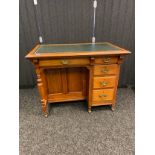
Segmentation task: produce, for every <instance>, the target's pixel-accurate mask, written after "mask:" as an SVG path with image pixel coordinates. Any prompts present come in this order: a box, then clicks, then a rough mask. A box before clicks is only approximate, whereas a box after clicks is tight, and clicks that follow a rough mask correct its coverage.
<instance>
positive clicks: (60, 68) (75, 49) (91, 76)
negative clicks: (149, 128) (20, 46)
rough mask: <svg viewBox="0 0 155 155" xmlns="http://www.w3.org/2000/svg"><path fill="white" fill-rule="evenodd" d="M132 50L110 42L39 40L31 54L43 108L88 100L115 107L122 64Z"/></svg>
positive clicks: (93, 104)
mask: <svg viewBox="0 0 155 155" xmlns="http://www.w3.org/2000/svg"><path fill="white" fill-rule="evenodd" d="M130 53H131V52H129V51H128V50H125V49H123V48H120V47H118V46H116V45H113V44H111V43H108V42H100V43H77V44H38V45H36V46H35V47H34V48H33V49H32V50H31V51H30V52H29V53H28V54H27V55H26V58H28V59H29V60H30V61H31V62H32V63H33V64H34V66H35V71H36V75H37V85H38V90H39V93H40V99H41V104H42V112H43V114H44V116H45V117H47V116H48V114H49V112H48V111H49V110H48V104H49V103H51V104H52V103H56V102H68V101H78V100H85V101H86V102H87V105H88V112H89V113H90V112H91V109H92V107H94V106H102V105H110V106H111V109H112V110H113V111H114V109H115V105H116V93H117V86H118V80H119V73H120V64H121V63H122V61H123V59H124V57H125V56H126V55H128V54H130Z"/></svg>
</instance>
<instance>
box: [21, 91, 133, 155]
mask: <svg viewBox="0 0 155 155" xmlns="http://www.w3.org/2000/svg"><path fill="white" fill-rule="evenodd" d="M134 101H135V95H134V91H133V90H132V89H130V88H120V89H118V93H117V106H116V110H115V111H114V112H112V111H111V109H110V107H109V106H101V107H94V108H93V109H92V113H91V114H89V113H88V112H87V105H86V103H85V102H71V103H66V104H64V103H61V104H50V106H49V109H50V114H49V117H48V118H44V117H43V116H42V112H41V104H40V101H39V95H38V91H37V89H36V88H34V89H20V107H19V108H20V135H19V136H20V147H19V151H20V155H134V154H135V151H134V149H135V146H134V140H135V139H134V134H135V130H134V125H135V123H134V115H135V105H134Z"/></svg>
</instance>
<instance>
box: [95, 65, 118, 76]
mask: <svg viewBox="0 0 155 155" xmlns="http://www.w3.org/2000/svg"><path fill="white" fill-rule="evenodd" d="M117 72H118V65H116V64H114V65H97V66H94V75H109V74H117Z"/></svg>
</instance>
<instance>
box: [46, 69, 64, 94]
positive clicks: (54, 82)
mask: <svg viewBox="0 0 155 155" xmlns="http://www.w3.org/2000/svg"><path fill="white" fill-rule="evenodd" d="M45 74H46V81H47V87H48V94H55V93H62V90H63V83H62V71H61V69H52V70H51V69H47V70H46V71H45Z"/></svg>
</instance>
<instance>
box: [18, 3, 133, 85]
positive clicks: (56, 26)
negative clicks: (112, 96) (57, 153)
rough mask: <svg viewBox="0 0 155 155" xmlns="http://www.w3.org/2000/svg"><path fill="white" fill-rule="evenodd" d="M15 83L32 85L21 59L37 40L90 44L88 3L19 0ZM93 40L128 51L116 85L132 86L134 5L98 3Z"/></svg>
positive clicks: (90, 10) (32, 76) (29, 68)
mask: <svg viewBox="0 0 155 155" xmlns="http://www.w3.org/2000/svg"><path fill="white" fill-rule="evenodd" d="M19 11H20V15H19V17H20V22H19V27H20V30H19V31H20V33H19V34H20V41H19V55H20V58H19V61H20V66H19V71H20V73H19V79H20V81H19V83H20V86H21V87H24V86H34V85H35V83H36V82H35V73H34V68H33V66H32V64H31V63H30V62H29V61H28V60H26V59H25V58H24V56H25V55H26V54H27V53H28V51H29V50H31V49H32V48H33V47H34V46H35V45H36V44H37V43H38V42H39V41H38V36H39V35H42V37H43V41H44V43H75V42H91V37H92V22H93V18H92V17H93V7H92V0H65V1H64V0H38V5H37V9H36V7H35V6H34V5H33V0H20V10H19ZM96 40H97V41H108V42H112V43H114V44H117V45H119V46H121V47H124V48H126V49H128V50H130V51H131V52H132V54H131V55H130V56H127V57H126V59H125V61H124V63H123V64H122V67H121V75H120V81H119V86H124V85H128V84H129V85H134V83H135V67H134V66H135V54H134V53H135V2H134V0H98V7H97V12H96Z"/></svg>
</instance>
